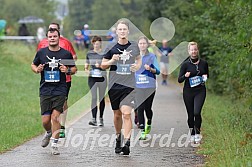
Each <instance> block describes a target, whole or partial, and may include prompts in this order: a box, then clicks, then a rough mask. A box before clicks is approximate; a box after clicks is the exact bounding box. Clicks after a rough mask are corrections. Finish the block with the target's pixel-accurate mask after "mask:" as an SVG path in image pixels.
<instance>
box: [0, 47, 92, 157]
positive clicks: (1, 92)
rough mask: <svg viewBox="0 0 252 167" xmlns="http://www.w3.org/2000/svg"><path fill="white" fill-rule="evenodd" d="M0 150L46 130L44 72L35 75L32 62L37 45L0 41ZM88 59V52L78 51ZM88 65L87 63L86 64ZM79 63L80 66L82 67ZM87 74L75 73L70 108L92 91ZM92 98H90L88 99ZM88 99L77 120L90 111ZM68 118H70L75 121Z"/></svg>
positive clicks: (80, 55) (76, 115) (74, 114)
mask: <svg viewBox="0 0 252 167" xmlns="http://www.w3.org/2000/svg"><path fill="white" fill-rule="evenodd" d="M0 45H1V47H0V70H1V73H0V78H1V81H0V127H1V130H0V141H1V142H0V153H2V152H4V151H7V150H9V149H11V148H13V147H15V146H18V145H20V144H22V143H23V142H25V141H27V140H29V139H31V138H32V137H35V136H37V135H39V134H41V133H43V132H44V130H43V128H42V124H41V116H40V106H39V81H40V75H36V74H34V73H33V72H32V71H31V69H30V64H31V62H32V60H33V58H34V56H35V53H36V52H35V46H32V45H30V46H29V47H28V46H27V45H25V44H24V43H22V42H1V43H0ZM78 54H79V57H82V58H84V57H85V53H84V52H82V53H81V52H80V53H78ZM83 67H84V66H83ZM83 67H82V66H78V68H82V69H83ZM86 80H87V78H86V77H75V76H73V82H72V88H71V91H70V94H69V102H68V104H69V107H70V111H69V112H71V106H72V105H73V104H75V102H76V101H78V100H79V99H81V98H82V97H83V96H85V95H86V94H87V93H88V90H89V88H88V86H87V83H86V82H87V81H86ZM87 100H88V99H87ZM87 100H85V102H84V104H82V105H81V107H82V108H80V109H79V111H78V112H73V113H72V116H71V114H69V115H70V116H71V119H74V118H76V117H78V116H79V114H81V113H83V112H84V111H86V110H87V108H88V106H89V103H90V102H89V101H87ZM71 119H68V121H71Z"/></svg>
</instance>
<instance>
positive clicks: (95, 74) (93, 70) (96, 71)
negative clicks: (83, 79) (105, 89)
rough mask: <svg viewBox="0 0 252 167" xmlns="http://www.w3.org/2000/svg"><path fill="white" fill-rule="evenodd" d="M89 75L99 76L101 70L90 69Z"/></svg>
mask: <svg viewBox="0 0 252 167" xmlns="http://www.w3.org/2000/svg"><path fill="white" fill-rule="evenodd" d="M90 76H91V77H96V78H100V77H102V72H101V70H99V69H92V70H91V71H90Z"/></svg>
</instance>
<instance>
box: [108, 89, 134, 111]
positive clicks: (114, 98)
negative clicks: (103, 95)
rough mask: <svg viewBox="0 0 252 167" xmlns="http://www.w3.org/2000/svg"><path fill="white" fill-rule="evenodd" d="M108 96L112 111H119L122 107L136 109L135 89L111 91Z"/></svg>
mask: <svg viewBox="0 0 252 167" xmlns="http://www.w3.org/2000/svg"><path fill="white" fill-rule="evenodd" d="M108 95H109V99H110V103H111V107H112V110H119V109H120V107H121V106H122V105H126V106H130V107H132V108H134V107H135V104H134V103H135V91H134V88H124V89H110V90H109V92H108Z"/></svg>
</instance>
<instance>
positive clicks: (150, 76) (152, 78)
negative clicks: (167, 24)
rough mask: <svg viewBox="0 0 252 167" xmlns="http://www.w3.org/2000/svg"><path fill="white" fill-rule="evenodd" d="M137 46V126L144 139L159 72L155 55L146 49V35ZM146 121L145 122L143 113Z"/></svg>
mask: <svg viewBox="0 0 252 167" xmlns="http://www.w3.org/2000/svg"><path fill="white" fill-rule="evenodd" d="M138 47H139V49H140V55H141V57H142V65H141V68H140V69H139V70H138V71H136V73H135V77H136V104H137V112H138V120H139V127H140V129H141V137H140V140H145V139H146V135H147V134H149V133H150V131H151V124H152V117H153V111H152V103H153V100H154V96H155V93H156V75H159V74H160V69H159V66H158V61H157V58H156V55H154V54H153V53H150V52H149V51H148V47H149V42H148V39H147V38H146V37H140V38H139V40H138ZM144 113H145V114H146V117H147V122H146V123H145V119H144V115H145V114H144Z"/></svg>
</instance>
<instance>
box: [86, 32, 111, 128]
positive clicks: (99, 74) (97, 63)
mask: <svg viewBox="0 0 252 167" xmlns="http://www.w3.org/2000/svg"><path fill="white" fill-rule="evenodd" d="M91 43H92V44H93V48H94V49H93V50H91V51H89V52H88V53H87V57H86V64H85V71H88V72H89V77H88V86H89V88H90V90H91V94H92V100H91V110H92V120H91V121H89V123H88V124H89V125H92V126H97V119H96V118H97V110H98V107H97V99H98V100H99V101H98V102H99V111H100V115H99V122H98V125H99V126H104V121H103V113H104V109H105V100H104V96H105V91H106V87H107V73H106V71H105V70H103V69H101V62H102V58H103V54H102V52H101V51H102V48H101V46H102V45H101V44H102V39H101V37H99V36H94V37H93V38H92V40H91ZM89 67H90V69H89ZM97 93H99V98H98V97H97Z"/></svg>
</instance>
